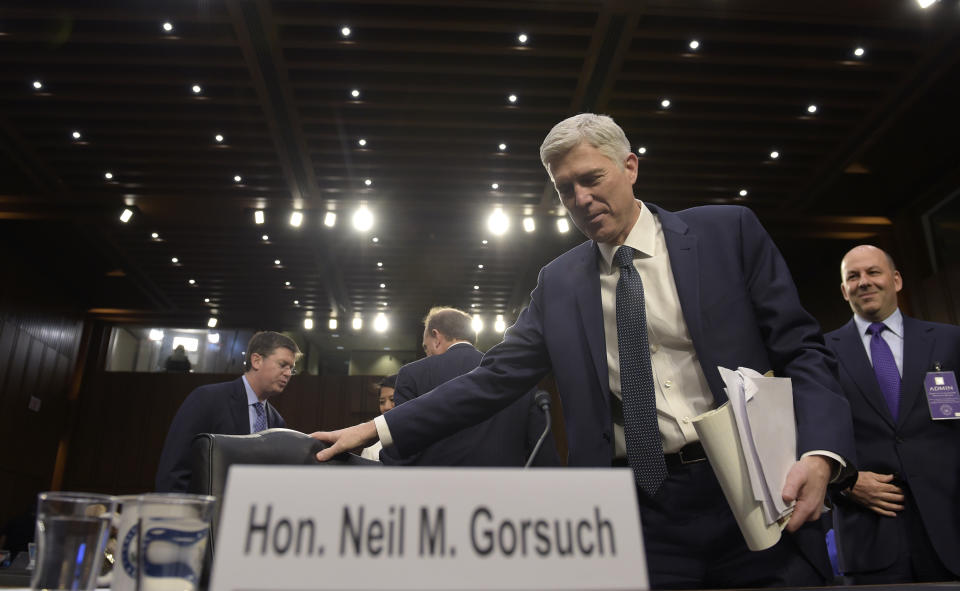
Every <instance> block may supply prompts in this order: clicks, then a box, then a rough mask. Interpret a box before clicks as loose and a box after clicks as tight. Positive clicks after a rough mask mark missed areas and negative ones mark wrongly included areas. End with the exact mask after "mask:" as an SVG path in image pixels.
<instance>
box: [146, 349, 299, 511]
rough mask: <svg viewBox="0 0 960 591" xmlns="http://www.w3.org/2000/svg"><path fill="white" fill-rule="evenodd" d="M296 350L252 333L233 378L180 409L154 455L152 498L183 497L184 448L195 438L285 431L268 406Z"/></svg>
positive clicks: (290, 371)
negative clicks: (241, 366) (156, 464)
mask: <svg viewBox="0 0 960 591" xmlns="http://www.w3.org/2000/svg"><path fill="white" fill-rule="evenodd" d="M301 355H302V353H300V348H299V347H297V344H296V343H295V342H294V341H293V339H291V338H289V337H286V336H284V335H282V334H280V333H277V332H272V331H264V332H258V333H256V334H255V335H253V338H251V339H250V343H249V344H247V352H246V358H245V359H244V365H245V367H246V372H245V373H244V374H243V375H242V376H240V377H239V378H237V379H235V380H233V381H230V382H223V383H219V384H208V385H206V386H200V387H199V388H197V389H196V390H194V391H193V392H191V393H190V395H189V396H187V399H186V400H184V401H183V404H182V405H180V409H179V410H178V411H177V414H176V416H175V417H173V423H171V424H170V431H169V432H168V433H167V439H166V441H165V442H164V444H163V452H162V453H161V454H160V465H159V467H158V468H157V479H156V487H157V492H186V491H187V488H188V485H189V484H190V473H191V466H190V442H191V441H193V438H194V437H195V436H196V435H197V434H199V433H220V434H225V435H247V434H249V433H257V432H259V431H263V430H264V429H270V428H273V427H286V426H287V424H286V422H284V420H283V417H282V416H280V413H279V412H277V409H275V408H274V407H273V406H272V405H271V404H270V403H269V402H268V399H269V398H270V397H271V396H275V395H277V394H279V393H281V392H283V389H284V388H286V387H287V384H288V383H289V382H290V378H292V377H293V376H294V375H296V373H297V370H296V369H295V368H294V365H295V364H296V362H297V359H299V358H300V356H301Z"/></svg>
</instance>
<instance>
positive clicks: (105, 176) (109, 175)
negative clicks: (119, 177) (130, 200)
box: [103, 172, 113, 181]
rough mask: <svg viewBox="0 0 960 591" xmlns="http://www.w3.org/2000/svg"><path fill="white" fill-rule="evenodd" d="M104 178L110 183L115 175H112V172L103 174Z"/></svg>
mask: <svg viewBox="0 0 960 591" xmlns="http://www.w3.org/2000/svg"><path fill="white" fill-rule="evenodd" d="M103 178H105V179H107V180H108V181H109V180H111V179H112V178H113V173H112V172H105V173H103Z"/></svg>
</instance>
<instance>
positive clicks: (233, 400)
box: [230, 378, 250, 435]
mask: <svg viewBox="0 0 960 591" xmlns="http://www.w3.org/2000/svg"><path fill="white" fill-rule="evenodd" d="M233 384H234V387H233V391H232V392H231V393H230V415H231V416H232V417H233V426H234V429H236V431H237V434H238V435H244V434H248V433H250V412H249V411H248V410H247V390H246V388H244V387H243V378H237V379H236V380H234V382H233Z"/></svg>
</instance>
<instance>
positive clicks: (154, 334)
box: [150, 328, 163, 341]
mask: <svg viewBox="0 0 960 591" xmlns="http://www.w3.org/2000/svg"><path fill="white" fill-rule="evenodd" d="M150 340H151V341H162V340H163V331H162V330H158V329H156V328H151V329H150Z"/></svg>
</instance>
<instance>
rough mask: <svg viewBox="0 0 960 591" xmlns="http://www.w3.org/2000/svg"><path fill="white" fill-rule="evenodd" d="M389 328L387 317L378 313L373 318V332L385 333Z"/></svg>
mask: <svg viewBox="0 0 960 591" xmlns="http://www.w3.org/2000/svg"><path fill="white" fill-rule="evenodd" d="M389 327H390V322H389V321H388V320H387V316H386V314H384V313H383V312H380V313H378V314H377V315H376V316H375V317H374V318H373V330H375V331H377V332H386V330H387V328H389Z"/></svg>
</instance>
